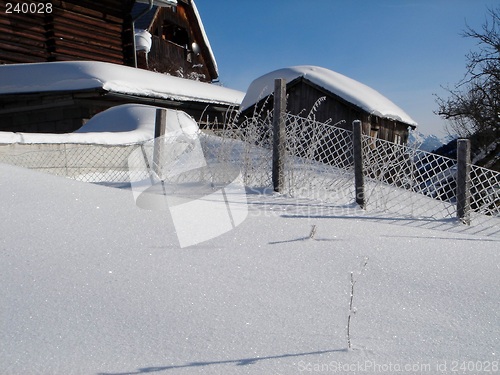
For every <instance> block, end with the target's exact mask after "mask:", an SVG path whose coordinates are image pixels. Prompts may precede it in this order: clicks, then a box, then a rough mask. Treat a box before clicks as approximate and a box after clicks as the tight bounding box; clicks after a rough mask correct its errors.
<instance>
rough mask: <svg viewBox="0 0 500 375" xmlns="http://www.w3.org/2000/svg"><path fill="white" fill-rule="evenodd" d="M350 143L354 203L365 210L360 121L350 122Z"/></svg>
mask: <svg viewBox="0 0 500 375" xmlns="http://www.w3.org/2000/svg"><path fill="white" fill-rule="evenodd" d="M352 134H353V137H352V141H353V157H354V186H355V192H356V203H357V204H359V206H360V207H361V208H363V209H364V208H365V181H364V174H363V145H362V137H361V135H362V124H361V121H360V120H354V121H353V122H352Z"/></svg>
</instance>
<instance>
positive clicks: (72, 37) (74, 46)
mask: <svg viewBox="0 0 500 375" xmlns="http://www.w3.org/2000/svg"><path fill="white" fill-rule="evenodd" d="M7 2H8V0H0V9H1V11H2V12H3V13H2V14H1V17H0V64H9V63H33V62H44V61H69V60H71V61H75V60H93V61H106V62H111V63H115V64H124V63H125V62H127V61H130V57H128V58H127V53H125V52H124V51H128V50H129V49H131V48H132V47H131V44H132V39H131V36H129V37H124V36H126V35H127V30H128V29H130V28H131V25H129V24H130V19H129V17H130V8H131V1H129V0H99V1H90V0H51V3H52V8H51V12H46V13H44V14H43V13H41V14H28V13H24V14H23V13H15V12H13V13H9V14H7V13H5V9H6V3H7ZM25 2H26V3H35V4H36V3H39V2H35V1H32V0H26V1H25ZM130 53H131V52H130ZM132 56H133V55H132Z"/></svg>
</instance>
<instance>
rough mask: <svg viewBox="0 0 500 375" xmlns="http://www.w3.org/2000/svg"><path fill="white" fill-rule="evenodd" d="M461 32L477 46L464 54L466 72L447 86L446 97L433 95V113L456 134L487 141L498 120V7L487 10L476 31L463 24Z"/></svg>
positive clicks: (499, 15) (495, 136)
mask: <svg viewBox="0 0 500 375" xmlns="http://www.w3.org/2000/svg"><path fill="white" fill-rule="evenodd" d="M463 36H464V37H467V38H472V39H475V40H476V41H477V46H478V50H477V51H471V52H470V53H469V54H467V55H466V57H467V71H466V74H465V76H464V78H463V79H462V80H461V81H459V82H458V83H457V84H456V85H455V86H454V87H453V88H451V89H450V88H448V89H447V91H448V93H449V97H448V98H446V99H443V98H440V97H438V98H437V103H438V106H439V109H438V111H437V114H439V115H440V116H442V117H443V118H445V119H448V120H450V127H451V129H452V130H453V132H455V133H457V134H458V135H459V136H460V137H464V138H469V137H471V136H472V135H475V136H476V137H478V138H483V141H484V142H488V140H490V141H491V140H494V139H496V138H497V135H498V130H499V122H500V8H497V9H489V10H488V13H487V19H486V21H485V23H484V24H483V25H482V28H481V30H480V31H476V30H474V29H472V28H471V27H470V26H468V25H466V29H465V31H464V32H463ZM492 137H493V138H492ZM481 143H482V142H481ZM483 145H484V144H483Z"/></svg>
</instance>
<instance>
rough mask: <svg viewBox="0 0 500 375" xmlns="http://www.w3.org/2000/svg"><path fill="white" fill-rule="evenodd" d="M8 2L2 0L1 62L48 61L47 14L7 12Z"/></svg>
mask: <svg viewBox="0 0 500 375" xmlns="http://www.w3.org/2000/svg"><path fill="white" fill-rule="evenodd" d="M7 2H8V1H6V0H0V12H2V13H1V14H0V64H6V63H11V64H12V63H16V64H18V63H30V62H43V61H47V59H48V51H47V44H46V37H45V15H44V14H16V13H6V4H7Z"/></svg>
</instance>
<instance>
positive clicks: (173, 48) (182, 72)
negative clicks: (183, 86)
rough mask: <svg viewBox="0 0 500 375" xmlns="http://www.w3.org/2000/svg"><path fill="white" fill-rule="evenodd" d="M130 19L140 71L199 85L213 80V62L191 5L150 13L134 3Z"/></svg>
mask: <svg viewBox="0 0 500 375" xmlns="http://www.w3.org/2000/svg"><path fill="white" fill-rule="evenodd" d="M142 1H145V2H147V1H148V0H142ZM132 17H133V19H135V21H134V29H135V32H136V49H137V65H138V66H139V67H140V68H144V69H148V70H154V71H156V72H162V73H168V74H171V75H173V76H178V77H184V78H191V79H195V80H199V81H203V82H211V81H213V80H215V79H217V77H218V76H219V73H218V70H217V62H216V60H215V57H214V54H213V52H212V49H211V47H210V42H209V40H208V38H207V35H206V33H205V30H204V27H203V23H202V21H201V17H200V14H199V12H198V10H197V8H196V4H195V3H194V1H192V0H191V1H189V0H178V1H177V5H176V6H156V5H153V6H152V7H151V9H150V4H145V3H136V4H134V7H133V9H132ZM141 42H144V45H141ZM141 47H143V48H141Z"/></svg>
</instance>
